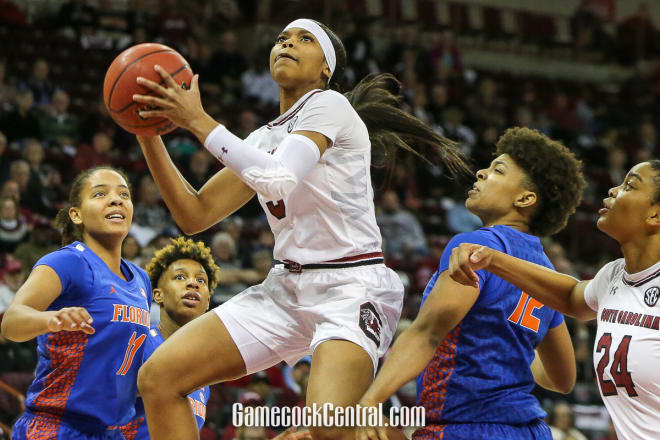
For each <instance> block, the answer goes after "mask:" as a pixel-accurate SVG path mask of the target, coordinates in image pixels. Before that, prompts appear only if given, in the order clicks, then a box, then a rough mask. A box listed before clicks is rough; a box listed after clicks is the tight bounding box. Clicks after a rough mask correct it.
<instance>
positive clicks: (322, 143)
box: [291, 130, 332, 156]
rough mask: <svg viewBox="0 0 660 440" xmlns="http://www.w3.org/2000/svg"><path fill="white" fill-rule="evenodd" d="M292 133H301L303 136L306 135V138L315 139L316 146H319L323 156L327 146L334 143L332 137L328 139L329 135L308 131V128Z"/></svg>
mask: <svg viewBox="0 0 660 440" xmlns="http://www.w3.org/2000/svg"><path fill="white" fill-rule="evenodd" d="M291 134H299V135H301V136H305V137H306V138H309V139H311V140H313V141H314V143H315V144H316V146H317V147H319V152H320V153H321V156H323V153H325V150H326V148H328V147H329V146H330V144H331V143H332V142H331V141H330V139H328V138H327V137H325V136H324V135H322V134H321V133H318V132H316V131H307V130H304V131H294V132H293V133H291Z"/></svg>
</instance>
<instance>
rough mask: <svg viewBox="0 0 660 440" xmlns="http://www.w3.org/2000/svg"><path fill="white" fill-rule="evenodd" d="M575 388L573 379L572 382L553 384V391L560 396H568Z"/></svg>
mask: <svg viewBox="0 0 660 440" xmlns="http://www.w3.org/2000/svg"><path fill="white" fill-rule="evenodd" d="M573 388H575V378H573V380H572V381H568V380H565V381H561V382H559V383H557V382H555V391H556V392H558V393H561V394H570V393H571V392H572V391H573Z"/></svg>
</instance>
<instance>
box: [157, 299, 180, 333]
mask: <svg viewBox="0 0 660 440" xmlns="http://www.w3.org/2000/svg"><path fill="white" fill-rule="evenodd" d="M180 328H181V326H180V325H179V324H177V323H176V322H174V320H173V319H172V318H171V317H170V315H168V314H167V312H166V311H165V308H164V307H161V309H160V322H159V323H158V331H160V334H161V335H162V336H163V339H167V338H169V337H170V336H172V334H173V333H174V332H175V331H177V330H179V329H180Z"/></svg>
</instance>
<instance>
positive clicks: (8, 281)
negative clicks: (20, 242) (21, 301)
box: [0, 260, 25, 315]
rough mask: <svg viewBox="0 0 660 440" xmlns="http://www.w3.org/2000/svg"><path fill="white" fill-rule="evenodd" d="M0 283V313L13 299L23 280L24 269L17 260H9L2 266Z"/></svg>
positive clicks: (0, 313)
mask: <svg viewBox="0 0 660 440" xmlns="http://www.w3.org/2000/svg"><path fill="white" fill-rule="evenodd" d="M2 281H3V282H2V283H0V315H2V314H3V313H5V310H7V307H9V304H10V303H11V301H12V300H13V299H14V294H15V293H16V291H17V290H18V288H19V287H21V285H22V284H23V281H25V270H24V269H23V265H22V264H21V262H20V261H18V260H9V261H7V264H5V267H4V277H3V279H2Z"/></svg>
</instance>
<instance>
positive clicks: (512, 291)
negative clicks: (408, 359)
mask: <svg viewBox="0 0 660 440" xmlns="http://www.w3.org/2000/svg"><path fill="white" fill-rule="evenodd" d="M461 243H475V244H482V245H485V246H488V247H490V248H493V249H496V250H499V251H502V252H505V253H507V254H509V255H513V256H514V257H518V258H521V259H523V260H527V261H531V262H533V263H536V264H540V265H542V266H545V267H549V268H553V266H552V264H551V263H550V261H549V260H548V257H547V256H546V255H545V253H544V252H543V247H542V246H541V242H540V240H539V239H538V237H535V236H532V235H529V234H525V233H523V232H520V231H517V230H515V229H513V228H510V227H508V226H493V227H488V228H481V229H479V230H477V231H474V232H468V233H464V234H458V235H456V236H455V237H454V238H453V239H452V240H451V241H450V242H449V244H448V245H447V247H446V248H445V250H444V252H443V254H442V259H441V261H440V267H439V268H438V271H437V272H436V273H435V274H434V275H433V278H431V281H429V283H428V285H427V286H426V290H425V291H424V297H423V300H422V301H425V300H426V298H427V297H428V295H429V293H430V292H431V290H432V289H433V286H434V285H435V282H436V280H437V279H438V275H439V274H440V273H442V272H444V271H445V270H447V268H448V266H449V258H450V257H451V251H452V249H453V248H455V247H457V246H458V245H459V244H461ZM477 275H478V276H479V286H480V290H481V291H480V293H479V297H478V298H477V300H476V302H475V303H474V305H473V306H472V309H470V311H469V312H468V313H467V314H466V315H465V318H463V320H462V321H461V322H459V323H458V325H457V326H456V327H454V328H453V329H452V330H451V331H450V332H449V333H448V334H447V336H446V338H445V339H444V341H443V342H442V344H441V345H440V347H439V348H438V349H437V351H436V352H435V355H434V357H433V360H432V361H431V362H430V363H429V365H428V366H427V367H426V368H425V369H424V371H423V372H422V373H421V374H420V375H419V377H418V378H417V400H418V404H419V405H421V406H424V407H425V408H426V420H427V422H428V423H430V424H451V423H503V424H511V425H522V424H525V423H530V422H532V421H533V420H535V419H538V418H543V417H545V416H546V413H545V412H544V411H543V410H542V409H541V406H540V405H539V402H538V401H537V400H536V398H535V397H534V396H532V394H531V391H532V388H534V384H535V382H534V377H533V375H532V372H531V370H530V364H531V363H532V360H533V359H534V349H535V348H536V347H537V346H538V345H539V343H540V342H541V341H542V340H543V338H544V337H545V334H546V333H547V331H548V330H549V329H551V328H554V327H556V326H558V325H560V324H561V323H562V322H563V320H564V317H563V315H562V314H561V313H559V312H556V311H554V310H552V309H550V308H548V307H545V306H543V304H541V303H540V302H538V301H536V300H535V299H533V298H530V297H529V296H528V295H527V294H526V293H523V292H522V291H521V290H520V289H518V288H517V287H515V286H513V285H512V284H509V283H508V282H506V281H504V280H503V279H501V278H499V277H497V276H495V275H493V274H492V273H490V272H487V271H484V270H480V271H477ZM441 294H442V295H451V294H453V293H452V292H442V293H441ZM422 304H423V302H422Z"/></svg>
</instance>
